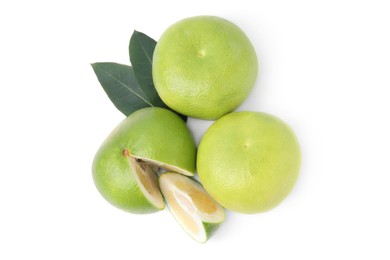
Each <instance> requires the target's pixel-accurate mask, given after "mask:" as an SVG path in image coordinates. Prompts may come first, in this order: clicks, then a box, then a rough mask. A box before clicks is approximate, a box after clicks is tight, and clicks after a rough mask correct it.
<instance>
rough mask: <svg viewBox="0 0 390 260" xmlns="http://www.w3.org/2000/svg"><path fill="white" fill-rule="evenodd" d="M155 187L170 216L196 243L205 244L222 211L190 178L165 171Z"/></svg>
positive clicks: (215, 227)
mask: <svg viewBox="0 0 390 260" xmlns="http://www.w3.org/2000/svg"><path fill="white" fill-rule="evenodd" d="M159 184H160V188H161V191H162V193H163V195H164V198H165V200H166V202H167V205H168V207H169V209H170V211H171V212H172V214H173V216H174V217H175V219H176V220H177V221H178V223H179V224H180V225H181V226H182V228H183V229H184V230H185V231H186V232H187V233H188V234H189V235H190V236H191V237H192V238H193V239H195V240H196V241H198V242H201V243H204V242H206V241H207V240H208V239H209V238H210V237H211V235H212V234H213V233H214V232H215V230H216V229H217V227H218V226H219V224H220V223H221V222H223V220H224V219H225V213H224V210H223V208H222V207H221V206H220V205H218V203H216V202H215V201H214V199H213V198H211V197H210V195H208V194H207V192H206V191H205V190H204V189H203V187H202V186H201V185H200V184H199V183H198V182H196V181H195V180H194V179H191V178H189V177H186V176H183V175H181V174H177V173H172V172H167V173H163V174H162V175H161V176H160V177H159Z"/></svg>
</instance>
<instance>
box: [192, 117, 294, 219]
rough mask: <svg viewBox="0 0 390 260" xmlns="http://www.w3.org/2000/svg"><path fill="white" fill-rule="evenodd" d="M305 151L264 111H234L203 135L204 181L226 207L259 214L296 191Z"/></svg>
mask: <svg viewBox="0 0 390 260" xmlns="http://www.w3.org/2000/svg"><path fill="white" fill-rule="evenodd" d="M300 163H301V151H300V147H299V144H298V141H297V138H296V137H295V135H294V133H293V131H292V130H291V128H290V127H289V126H288V125H286V124H285V123H284V122H282V121H281V120H280V119H278V118H276V117H274V116H272V115H269V114H265V113H259V112H235V113H230V114H228V115H225V116H223V117H221V118H220V119H219V120H217V121H216V122H215V123H214V124H213V125H212V126H211V127H210V128H209V129H208V130H207V132H206V133H205V135H204V136H203V138H202V140H201V142H200V145H199V149H198V156H197V169H198V174H199V178H200V180H201V182H202V184H203V186H204V188H205V189H206V190H207V192H208V193H209V194H210V195H211V196H212V197H213V198H214V199H215V200H216V201H217V202H218V203H220V204H221V205H222V206H223V207H225V208H227V209H229V210H232V211H237V212H241V213H259V212H264V211H267V210H270V209H272V208H274V207H275V206H277V205H278V204H279V203H280V202H281V201H282V200H283V199H284V198H285V197H286V196H287V195H288V194H289V192H290V191H291V189H292V188H293V186H294V184H295V182H296V180H297V177H298V174H299V168H300Z"/></svg>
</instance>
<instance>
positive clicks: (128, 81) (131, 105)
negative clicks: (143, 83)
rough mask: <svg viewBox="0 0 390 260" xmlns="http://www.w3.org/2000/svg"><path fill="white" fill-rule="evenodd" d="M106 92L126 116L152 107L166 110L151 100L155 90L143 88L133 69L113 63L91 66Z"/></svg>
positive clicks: (99, 63) (100, 63)
mask: <svg viewBox="0 0 390 260" xmlns="http://www.w3.org/2000/svg"><path fill="white" fill-rule="evenodd" d="M91 65H92V68H93V70H94V71H95V74H96V76H97V78H98V80H99V82H100V84H101V85H102V87H103V89H104V91H105V92H106V93H107V95H108V97H109V98H110V99H111V101H112V103H113V104H114V105H115V107H116V108H118V110H119V111H121V112H122V113H123V114H124V115H125V116H128V115H130V114H131V113H133V112H134V111H136V110H138V109H141V108H144V107H151V106H158V107H164V108H166V105H165V104H164V103H163V104H161V103H160V102H156V100H155V99H151V97H153V95H154V94H151V93H150V92H152V91H154V92H156V91H155V89H146V90H145V89H143V88H141V87H140V86H139V85H138V83H137V80H136V78H135V75H134V71H133V68H132V67H130V66H127V65H122V64H118V63H113V62H98V63H93V64H91Z"/></svg>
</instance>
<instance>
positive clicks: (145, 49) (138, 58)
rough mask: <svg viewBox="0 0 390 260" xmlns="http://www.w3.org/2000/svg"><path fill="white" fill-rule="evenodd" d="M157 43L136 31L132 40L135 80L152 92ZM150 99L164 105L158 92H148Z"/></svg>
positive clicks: (131, 55) (130, 48)
mask: <svg viewBox="0 0 390 260" xmlns="http://www.w3.org/2000/svg"><path fill="white" fill-rule="evenodd" d="M156 44H157V42H156V41H155V40H153V39H152V38H150V37H149V36H147V35H145V34H143V33H141V32H137V31H134V32H133V35H132V36H131V38H130V44H129V54H130V61H131V65H132V66H133V69H134V74H135V78H136V79H137V82H138V84H139V85H140V86H141V88H143V89H146V90H152V89H155V88H154V84H153V77H152V64H153V52H154V48H155V47H156ZM148 94H150V96H149V99H151V100H156V102H158V103H161V104H162V103H163V101H162V100H161V99H160V97H159V96H158V94H157V92H156V91H148Z"/></svg>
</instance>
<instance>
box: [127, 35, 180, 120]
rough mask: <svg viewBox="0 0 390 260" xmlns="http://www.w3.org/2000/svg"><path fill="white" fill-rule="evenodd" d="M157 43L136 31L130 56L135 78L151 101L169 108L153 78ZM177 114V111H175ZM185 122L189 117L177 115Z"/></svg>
mask: <svg viewBox="0 0 390 260" xmlns="http://www.w3.org/2000/svg"><path fill="white" fill-rule="evenodd" d="M156 44H157V42H156V41H155V40H153V39H152V38H150V37H149V36H147V35H146V34H143V33H141V32H138V31H134V32H133V35H132V36H131V38H130V44H129V54H130V61H131V65H132V66H133V69H134V74H135V78H136V79H137V82H138V84H139V86H140V87H141V88H142V89H143V90H144V91H145V93H146V94H147V97H148V98H149V100H152V101H153V104H156V106H161V107H167V106H166V105H165V104H164V102H163V101H162V100H161V98H160V96H159V95H158V93H157V91H156V89H155V87H154V84H153V76H152V65H153V52H154V48H155V47H156ZM174 112H175V113H177V112H176V111H174ZM177 114H178V115H179V116H180V117H181V118H182V119H183V120H184V122H186V121H187V117H186V116H184V115H181V114H179V113H177Z"/></svg>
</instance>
